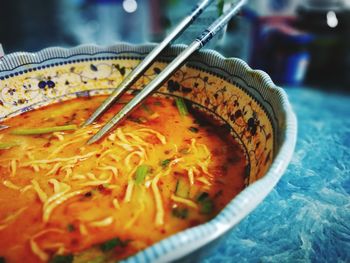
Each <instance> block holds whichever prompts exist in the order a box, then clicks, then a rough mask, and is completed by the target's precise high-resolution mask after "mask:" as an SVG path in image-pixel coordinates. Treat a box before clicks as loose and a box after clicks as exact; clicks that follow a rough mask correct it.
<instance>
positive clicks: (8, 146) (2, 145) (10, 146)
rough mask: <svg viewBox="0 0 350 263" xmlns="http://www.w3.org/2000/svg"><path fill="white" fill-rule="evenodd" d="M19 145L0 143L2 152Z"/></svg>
mask: <svg viewBox="0 0 350 263" xmlns="http://www.w3.org/2000/svg"><path fill="white" fill-rule="evenodd" d="M18 145H19V144H18V143H16V142H7V143H6V142H4V143H0V150H7V149H10V148H12V147H15V146H18Z"/></svg>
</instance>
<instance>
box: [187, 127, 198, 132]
mask: <svg viewBox="0 0 350 263" xmlns="http://www.w3.org/2000/svg"><path fill="white" fill-rule="evenodd" d="M188 129H189V130H190V131H191V132H193V133H197V132H198V128H196V127H189V128H188Z"/></svg>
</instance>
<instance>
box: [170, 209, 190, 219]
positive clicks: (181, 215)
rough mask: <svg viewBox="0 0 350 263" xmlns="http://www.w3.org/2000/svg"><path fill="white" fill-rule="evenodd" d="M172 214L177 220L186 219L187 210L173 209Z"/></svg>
mask: <svg viewBox="0 0 350 263" xmlns="http://www.w3.org/2000/svg"><path fill="white" fill-rule="evenodd" d="M172 214H173V216H175V217H177V218H180V219H186V218H187V217H188V209H187V208H179V207H175V208H173V209H172Z"/></svg>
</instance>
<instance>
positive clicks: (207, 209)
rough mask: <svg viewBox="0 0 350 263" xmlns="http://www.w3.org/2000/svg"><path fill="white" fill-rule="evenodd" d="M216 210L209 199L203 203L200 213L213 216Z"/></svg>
mask: <svg viewBox="0 0 350 263" xmlns="http://www.w3.org/2000/svg"><path fill="white" fill-rule="evenodd" d="M213 210H214V203H213V201H212V200H211V199H207V200H205V201H204V202H202V203H201V208H200V213H201V214H211V213H212V212H213Z"/></svg>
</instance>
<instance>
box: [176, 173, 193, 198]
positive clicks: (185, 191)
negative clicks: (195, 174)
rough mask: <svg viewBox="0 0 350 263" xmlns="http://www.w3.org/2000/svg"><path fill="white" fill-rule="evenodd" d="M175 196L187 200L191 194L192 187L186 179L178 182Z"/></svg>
mask: <svg viewBox="0 0 350 263" xmlns="http://www.w3.org/2000/svg"><path fill="white" fill-rule="evenodd" d="M175 194H176V195H177V196H178V197H182V198H187V197H188V196H189V194H190V186H189V184H188V183H187V182H185V180H184V179H182V178H180V179H179V180H177V182H176V188H175Z"/></svg>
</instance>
